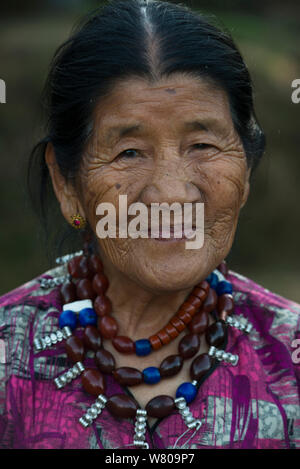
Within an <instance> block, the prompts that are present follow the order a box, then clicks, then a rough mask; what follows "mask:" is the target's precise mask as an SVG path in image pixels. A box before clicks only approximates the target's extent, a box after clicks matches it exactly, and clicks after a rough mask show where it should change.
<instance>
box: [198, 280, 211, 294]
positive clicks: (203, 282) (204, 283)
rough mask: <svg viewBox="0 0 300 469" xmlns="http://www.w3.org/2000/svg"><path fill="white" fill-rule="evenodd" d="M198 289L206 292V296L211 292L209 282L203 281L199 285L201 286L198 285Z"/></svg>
mask: <svg viewBox="0 0 300 469" xmlns="http://www.w3.org/2000/svg"><path fill="white" fill-rule="evenodd" d="M197 286H198V287H200V288H202V290H204V291H205V293H206V294H208V292H209V289H210V284H209V283H208V281H207V280H203V281H202V282H201V283H199V285H197Z"/></svg>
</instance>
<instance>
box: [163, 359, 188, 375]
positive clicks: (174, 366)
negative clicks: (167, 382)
mask: <svg viewBox="0 0 300 469" xmlns="http://www.w3.org/2000/svg"><path fill="white" fill-rule="evenodd" d="M182 365H183V358H182V357H181V356H180V355H170V356H169V357H167V358H165V359H164V360H163V361H162V362H161V364H160V367H159V372H160V375H161V376H162V377H163V378H166V377H169V376H174V375H176V374H177V373H179V371H180V370H181V368H182Z"/></svg>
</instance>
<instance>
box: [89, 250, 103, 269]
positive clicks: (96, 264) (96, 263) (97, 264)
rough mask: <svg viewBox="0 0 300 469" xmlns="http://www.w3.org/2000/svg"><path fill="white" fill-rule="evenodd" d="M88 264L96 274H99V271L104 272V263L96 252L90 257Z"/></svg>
mask: <svg viewBox="0 0 300 469" xmlns="http://www.w3.org/2000/svg"><path fill="white" fill-rule="evenodd" d="M88 266H89V269H90V270H91V271H92V272H94V273H95V274H97V273H98V272H102V270H103V264H102V262H101V259H100V258H99V257H98V256H97V255H96V254H92V255H91V256H90V257H89V258H88Z"/></svg>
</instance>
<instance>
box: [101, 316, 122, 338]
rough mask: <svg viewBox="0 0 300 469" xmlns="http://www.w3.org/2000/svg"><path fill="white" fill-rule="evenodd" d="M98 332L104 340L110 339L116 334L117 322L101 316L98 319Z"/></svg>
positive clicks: (109, 317)
mask: <svg viewBox="0 0 300 469" xmlns="http://www.w3.org/2000/svg"><path fill="white" fill-rule="evenodd" d="M98 330H99V331H100V334H101V335H102V337H104V338H105V339H112V338H113V337H115V336H116V335H117V333H118V324H117V321H116V320H115V319H114V318H113V317H111V316H103V317H102V318H99V319H98Z"/></svg>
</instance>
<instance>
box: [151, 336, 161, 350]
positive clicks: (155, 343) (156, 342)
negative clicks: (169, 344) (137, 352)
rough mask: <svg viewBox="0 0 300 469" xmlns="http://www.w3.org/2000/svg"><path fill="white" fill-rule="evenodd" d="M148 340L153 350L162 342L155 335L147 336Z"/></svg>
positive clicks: (159, 346)
mask: <svg viewBox="0 0 300 469" xmlns="http://www.w3.org/2000/svg"><path fill="white" fill-rule="evenodd" d="M149 342H150V344H151V347H152V348H153V350H158V349H160V348H161V347H162V345H163V343H162V341H161V340H160V338H159V337H158V336H157V335H152V336H151V337H149Z"/></svg>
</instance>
